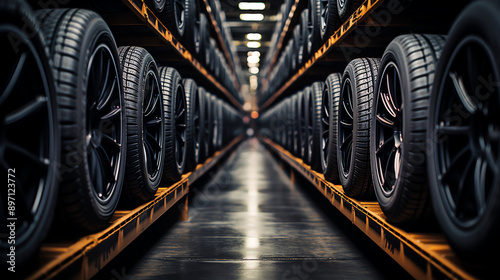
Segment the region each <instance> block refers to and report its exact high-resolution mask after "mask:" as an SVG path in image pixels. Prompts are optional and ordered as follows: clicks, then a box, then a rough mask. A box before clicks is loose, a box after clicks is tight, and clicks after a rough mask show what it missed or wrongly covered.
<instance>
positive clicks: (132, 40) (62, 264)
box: [24, 0, 246, 279]
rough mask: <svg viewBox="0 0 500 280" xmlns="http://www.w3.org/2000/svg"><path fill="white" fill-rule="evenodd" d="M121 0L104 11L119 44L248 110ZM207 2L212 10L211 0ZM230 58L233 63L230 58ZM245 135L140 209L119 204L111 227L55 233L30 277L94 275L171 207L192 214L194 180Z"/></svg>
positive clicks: (147, 13)
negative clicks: (140, 50) (142, 50)
mask: <svg viewBox="0 0 500 280" xmlns="http://www.w3.org/2000/svg"><path fill="white" fill-rule="evenodd" d="M120 3H123V4H124V5H125V6H126V7H127V8H126V9H122V10H120V11H119V12H100V13H99V14H100V15H101V16H102V17H103V18H104V19H105V20H106V22H107V23H108V25H109V26H110V27H111V29H112V31H113V34H114V37H115V39H116V41H117V44H118V45H140V46H142V47H146V48H148V50H149V51H150V52H151V53H152V54H153V56H154V57H155V60H156V61H157V63H158V64H159V65H169V66H173V67H176V68H177V70H179V72H180V73H181V75H182V76H183V77H188V78H193V79H195V81H196V82H198V83H199V85H201V86H204V87H205V88H206V89H207V90H209V91H211V92H212V93H213V94H215V95H218V96H219V97H221V98H222V99H224V100H226V101H228V102H229V103H230V104H231V105H232V106H233V107H235V108H236V109H237V110H239V111H242V105H241V104H240V103H239V102H238V101H237V100H236V98H235V97H234V96H233V95H232V94H231V93H230V92H229V91H228V90H227V89H226V88H225V87H224V86H223V85H222V84H221V83H220V82H219V81H217V80H216V78H215V77H214V76H213V75H212V74H211V73H209V72H208V70H207V69H205V68H204V67H203V66H202V65H201V64H200V62H198V61H197V60H196V58H195V57H194V56H193V55H192V54H191V53H190V52H189V51H188V50H187V49H186V48H185V47H184V46H183V45H182V44H181V43H180V41H179V40H178V39H177V38H175V36H173V35H172V33H171V32H170V31H169V30H168V28H166V27H165V25H164V24H162V22H161V21H160V20H159V19H158V18H157V17H156V16H155V15H154V14H153V12H152V11H151V10H150V8H149V7H147V6H146V4H145V3H144V2H143V1H142V0H121V1H117V4H120ZM203 3H205V5H207V11H209V12H210V10H209V6H208V2H207V1H203ZM202 8H203V7H202ZM212 19H213V16H212ZM210 24H212V25H214V26H212V27H211V28H215V29H216V30H218V33H217V34H218V35H217V37H218V38H216V39H217V40H219V44H220V46H221V47H222V52H223V53H224V56H225V57H226V58H230V55H229V53H228V51H229V50H227V48H225V45H224V44H223V41H222V37H221V34H220V29H218V27H217V26H216V22H215V20H212V21H210ZM145 27H147V28H145ZM145 31H147V32H145ZM228 63H231V60H230V59H228ZM231 66H232V68H231V75H232V77H233V82H234V83H235V86H236V88H239V84H238V81H237V78H236V74H235V68H234V65H232V64H231ZM193 70H194V71H193ZM245 137H246V136H245V134H241V135H239V136H238V137H236V138H235V139H233V140H232V141H231V142H230V143H229V144H228V145H227V146H225V147H223V148H221V149H220V150H219V151H216V152H215V153H214V154H213V156H211V157H210V158H208V159H206V160H205V162H203V163H200V164H198V165H197V167H196V169H195V170H194V171H192V172H188V173H186V174H184V175H183V176H182V178H181V180H180V181H178V182H176V183H174V184H172V185H170V186H164V187H160V188H158V192H157V193H156V195H155V198H154V199H153V200H152V201H150V202H148V203H144V204H142V205H140V206H138V207H136V208H135V209H122V208H121V207H119V208H118V209H117V210H116V212H115V214H114V216H113V218H112V220H111V222H110V225H109V226H108V227H107V228H106V229H104V230H102V231H100V232H97V233H94V234H90V235H85V236H69V237H66V236H65V237H61V238H60V240H59V239H58V238H56V239H58V240H51V239H50V238H49V239H48V240H46V241H45V242H44V243H43V244H42V247H41V249H40V252H39V254H38V255H37V256H36V257H35V258H34V260H35V264H33V266H32V267H31V268H30V269H31V270H29V271H27V272H24V274H25V276H26V279H51V278H64V279H89V278H91V277H93V276H94V275H96V274H97V273H98V272H99V271H100V270H101V269H102V268H103V267H104V266H105V265H106V264H107V263H109V262H110V261H111V260H112V259H114V258H115V257H116V256H117V255H118V254H119V253H120V252H121V251H123V250H124V249H125V248H126V247H127V246H128V245H130V244H131V243H132V241H134V240H135V239H136V238H137V237H138V236H140V235H141V234H142V233H143V232H144V231H145V230H146V229H148V228H149V227H150V226H151V225H152V224H153V223H155V222H156V221H157V220H158V219H159V218H160V217H161V216H163V215H164V214H166V213H167V212H168V213H169V215H172V216H174V217H175V218H177V219H180V220H187V215H188V214H187V213H188V212H187V211H188V196H187V194H188V193H189V191H190V186H191V185H192V184H193V183H194V182H196V181H197V180H198V179H200V178H201V177H203V176H204V175H206V174H208V172H209V171H210V170H212V169H214V168H216V167H217V166H218V165H220V164H221V162H222V161H223V160H224V158H226V157H227V156H228V155H229V154H230V153H231V152H232V151H233V150H234V148H235V147H237V146H238V145H239V143H241V142H242V141H243V140H244V139H245Z"/></svg>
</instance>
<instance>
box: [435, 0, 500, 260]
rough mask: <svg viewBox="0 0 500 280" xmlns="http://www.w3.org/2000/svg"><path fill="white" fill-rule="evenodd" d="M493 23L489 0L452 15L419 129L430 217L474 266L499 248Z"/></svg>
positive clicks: (499, 61) (497, 17) (493, 5)
mask: <svg viewBox="0 0 500 280" xmlns="http://www.w3.org/2000/svg"><path fill="white" fill-rule="evenodd" d="M499 24H500V3H498V2H497V1H476V2H473V3H472V4H470V5H469V6H468V7H467V8H465V9H464V11H463V12H462V13H461V14H460V15H459V16H458V18H457V20H456V21H455V23H454V24H453V26H452V28H451V31H450V33H449V35H448V38H447V42H446V44H445V46H444V48H443V52H442V54H441V59H440V60H439V64H438V67H437V70H436V76H435V79H434V81H435V82H434V85H433V87H432V94H431V99H430V106H429V112H430V115H429V122H428V126H427V127H428V135H429V140H428V141H427V145H428V147H429V153H427V160H428V168H427V170H428V172H429V184H430V190H431V197H432V202H433V206H434V212H435V215H436V217H437V220H438V222H439V224H440V226H441V228H442V230H443V232H444V234H445V235H446V237H447V239H448V240H449V243H450V245H451V247H452V248H453V249H454V250H455V252H456V253H457V255H458V256H459V257H461V258H462V259H464V260H466V261H469V262H472V263H475V264H477V263H479V264H482V265H491V264H494V263H496V258H491V256H493V254H494V253H495V252H496V251H497V250H498V249H500V240H499V239H498V236H499V234H500V210H499V209H500V184H499V182H498V171H495V170H498V168H499V161H498V159H499V158H500V157H499V142H498V132H499V127H498V120H499V119H500V116H499V113H500V110H499V108H498V104H499V102H500V100H499V93H500V90H499V88H498V84H496V81H499V80H500V73H499V70H498V67H499V66H500V36H498V30H497V29H495V28H494V26H498V25H499ZM457 81H462V83H461V84H459V83H456V82H457ZM454 82H455V83H454ZM455 88H460V91H456V90H455ZM479 177H480V178H479Z"/></svg>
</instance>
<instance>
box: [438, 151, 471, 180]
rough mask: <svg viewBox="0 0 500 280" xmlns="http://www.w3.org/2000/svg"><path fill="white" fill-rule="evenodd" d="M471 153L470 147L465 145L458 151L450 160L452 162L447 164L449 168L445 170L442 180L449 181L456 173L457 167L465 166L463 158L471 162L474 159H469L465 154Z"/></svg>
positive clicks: (468, 162)
mask: <svg viewBox="0 0 500 280" xmlns="http://www.w3.org/2000/svg"><path fill="white" fill-rule="evenodd" d="M469 153H470V148H469V146H465V147H464V148H463V149H462V150H461V151H460V152H458V153H457V154H456V155H455V157H454V158H453V159H452V160H450V163H449V164H448V166H447V170H444V172H443V174H442V176H441V182H443V183H445V182H447V181H448V180H449V179H450V178H449V177H450V176H452V175H453V174H456V172H454V171H455V169H456V168H458V167H460V166H463V164H462V160H464V159H465V160H467V164H470V163H471V162H472V161H473V159H470V158H469V159H467V158H466V157H465V156H466V155H467V154H469Z"/></svg>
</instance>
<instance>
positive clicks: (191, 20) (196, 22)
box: [182, 0, 200, 55]
mask: <svg viewBox="0 0 500 280" xmlns="http://www.w3.org/2000/svg"><path fill="white" fill-rule="evenodd" d="M184 1H185V3H186V4H185V12H184V15H185V19H184V22H185V28H184V35H183V36H182V38H183V40H182V42H183V43H184V47H186V48H187V49H188V50H189V51H190V52H191V53H192V54H193V55H196V54H197V51H199V50H200V48H199V42H200V41H199V40H200V36H199V34H200V9H199V5H198V1H197V0H184ZM196 44H198V48H196Z"/></svg>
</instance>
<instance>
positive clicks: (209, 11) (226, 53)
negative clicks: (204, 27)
mask: <svg viewBox="0 0 500 280" xmlns="http://www.w3.org/2000/svg"><path fill="white" fill-rule="evenodd" d="M203 3H204V4H205V8H206V11H207V14H208V16H209V17H210V20H209V22H210V24H211V25H212V27H213V28H214V30H215V33H216V34H217V40H218V41H219V45H220V46H221V48H222V52H223V53H224V56H225V57H226V61H227V63H228V64H229V67H231V77H232V79H233V83H235V85H236V89H238V90H240V83H239V82H238V79H237V78H236V67H235V65H234V64H233V61H232V60H231V55H230V53H229V50H228V49H227V48H226V44H224V40H223V39H222V31H221V29H220V27H219V26H218V25H217V21H216V20H215V16H214V15H213V13H212V8H211V7H210V5H209V4H208V1H207V0H203Z"/></svg>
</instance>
